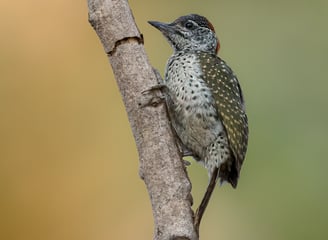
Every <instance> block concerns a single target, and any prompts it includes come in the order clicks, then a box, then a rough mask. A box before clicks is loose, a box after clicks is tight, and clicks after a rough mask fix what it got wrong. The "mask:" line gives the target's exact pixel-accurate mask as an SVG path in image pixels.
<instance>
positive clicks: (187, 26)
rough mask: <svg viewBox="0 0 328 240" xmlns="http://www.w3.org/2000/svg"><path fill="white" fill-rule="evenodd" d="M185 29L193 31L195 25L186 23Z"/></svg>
mask: <svg viewBox="0 0 328 240" xmlns="http://www.w3.org/2000/svg"><path fill="white" fill-rule="evenodd" d="M185 27H186V28H187V29H192V28H193V27H194V24H193V23H192V22H186V24H185Z"/></svg>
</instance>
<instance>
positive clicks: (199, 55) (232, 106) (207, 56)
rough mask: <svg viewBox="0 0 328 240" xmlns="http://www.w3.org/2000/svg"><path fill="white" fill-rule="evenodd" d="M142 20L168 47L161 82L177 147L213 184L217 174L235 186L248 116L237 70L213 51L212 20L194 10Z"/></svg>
mask: <svg viewBox="0 0 328 240" xmlns="http://www.w3.org/2000/svg"><path fill="white" fill-rule="evenodd" d="M148 23H149V24H151V25H152V26H153V27H155V28H157V29H158V30H159V31H160V32H161V33H162V34H163V35H164V37H165V38H166V39H167V41H168V43H169V44H170V45H171V47H172V48H173V50H174V52H173V55H172V56H171V57H170V58H169V59H168V62H167V65H166V70H165V77H164V80H163V84H162V85H161V86H164V88H165V98H166V104H167V109H168V113H169V117H170V121H171V124H172V127H173V129H174V130H175V132H176V134H177V136H178V138H179V140H180V142H181V143H182V145H183V148H184V149H185V150H186V151H187V152H190V153H191V155H192V156H193V157H194V159H195V160H196V161H197V162H200V163H201V164H203V165H204V167H205V168H206V169H207V171H208V175H209V178H210V180H212V183H214V186H215V185H216V181H217V180H218V179H219V181H220V183H223V182H228V183H230V184H231V185H232V187H233V188H236V187H237V183H238V179H239V175H240V170H241V166H242V164H243V162H244V159H245V155H246V151H247V145H248V134H249V130H248V118H247V115H246V110H245V101H244V97H243V93H242V90H241V87H240V84H239V81H238V79H237V76H236V75H235V74H234V72H233V71H232V69H231V68H230V67H229V66H228V65H227V63H226V62H225V61H224V60H222V59H221V58H220V57H219V56H218V52H219V49H220V41H219V39H218V37H217V36H216V32H215V30H214V27H213V24H211V23H210V21H209V20H208V19H207V18H206V17H204V16H201V15H198V14H189V15H186V16H181V17H179V18H177V19H176V20H175V21H173V22H172V23H163V22H158V21H148ZM212 187H213V184H212ZM212 190H213V189H212ZM205 195H206V194H205ZM210 195H211V192H210V193H209V197H210ZM207 197H208V196H207ZM204 198H205V196H204ZM203 200H204V199H203ZM208 200H209V199H207V201H208ZM206 205H207V203H206ZM205 208H206V206H205Z"/></svg>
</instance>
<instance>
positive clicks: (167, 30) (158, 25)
mask: <svg viewBox="0 0 328 240" xmlns="http://www.w3.org/2000/svg"><path fill="white" fill-rule="evenodd" d="M148 23H149V24H150V25H152V26H153V27H155V28H157V29H158V30H160V31H161V32H162V33H163V34H164V35H167V34H168V33H173V32H175V31H174V29H173V27H172V26H171V25H170V24H167V23H162V22H157V21H148Z"/></svg>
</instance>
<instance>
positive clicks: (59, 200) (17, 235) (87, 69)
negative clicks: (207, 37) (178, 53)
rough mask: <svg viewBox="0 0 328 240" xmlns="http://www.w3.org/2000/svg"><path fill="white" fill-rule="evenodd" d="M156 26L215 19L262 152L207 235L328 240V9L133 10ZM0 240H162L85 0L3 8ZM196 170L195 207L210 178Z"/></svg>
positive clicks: (160, 52) (268, 4)
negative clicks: (188, 17) (156, 238)
mask: <svg viewBox="0 0 328 240" xmlns="http://www.w3.org/2000/svg"><path fill="white" fill-rule="evenodd" d="M130 5H131V8H132V11H133V13H134V16H135V19H136V22H137V24H138V27H139V28H140V31H141V32H142V33H143V34H144V37H145V48H146V50H147V53H148V56H149V58H150V61H151V63H152V64H153V66H154V67H155V68H157V69H159V70H160V72H161V73H162V74H163V70H164V68H165V64H166V60H167V59H168V57H169V56H170V54H171V53H172V51H171V49H170V47H169V45H168V44H167V43H166V40H165V39H164V38H163V37H162V36H161V34H160V33H159V32H158V31H157V30H156V29H154V28H152V27H151V26H150V25H148V24H147V22H146V21H147V20H158V21H166V22H170V21H173V20H174V19H175V18H177V17H178V16H181V15H185V14H188V13H199V14H202V15H205V16H206V17H208V18H209V19H210V21H211V22H212V23H213V25H214V26H215V27H216V32H217V34H218V36H219V38H220V41H221V51H220V54H219V55H220V56H221V57H222V58H223V59H225V60H226V61H227V62H228V64H229V65H230V66H231V67H232V68H233V69H234V71H235V72H236V74H237V75H238V77H239V80H240V82H241V85H242V87H243V90H244V95H245V98H246V101H247V110H248V116H249V123H250V142H249V151H248V154H247V159H246V161H245V163H244V166H243V169H242V174H241V179H240V182H239V186H238V188H237V190H233V189H232V188H231V187H230V186H228V185H223V186H222V187H220V188H217V189H216V190H215V194H214V197H213V199H212V201H211V202H210V205H209V208H208V210H207V212H206V213H205V216H204V220H203V223H202V226H201V239H229V240H245V239H252V240H256V239H261V240H262V239H267V240H271V239H272V240H273V239H274V240H276V239H279V240H291V239H328V228H327V222H328V205H327V202H328V184H327V180H326V179H325V177H326V176H327V171H328V159H327V155H328V146H327V134H328V127H327V123H328V96H327V93H326V92H327V88H328V73H327V69H328V31H327V23H328V1H326V0H313V1H305V0H298V1H296V0H295V1H293V0H289V1H280V0H276V1H258V0H250V1H241V0H240V1H228V0H220V1H215V0H212V1H210V0H208V1H188V0H180V1H174V0H167V1H151V0H138V1H133V0H131V1H130ZM0 32H1V37H0V114H1V115H0V194H1V196H0V239H6V240H16V239H17V240H22V239H24V240H29V239H44V240H55V239H56V240H57V239H64V240H65V239H71V240H74V239H79V240H89V239H92V240H108V239H152V235H153V219H152V212H151V205H150V201H149V199H148V193H147V191H146V188H145V185H144V183H143V182H142V181H141V179H140V178H139V176H138V157H137V152H136V147H135V143H134V139H133V137H132V134H131V130H130V126H129V123H128V120H127V116H126V113H125V110H124V107H123V104H122V100H121V96H120V93H119V91H118V88H117V85H116V83H115V80H114V78H113V75H112V70H111V67H110V66H109V63H108V60H107V57H106V55H105V54H104V51H103V48H102V46H101V44H100V41H99V40H98V37H97V36H96V34H95V32H94V31H93V29H92V28H91V26H90V25H89V23H88V16H87V2H86V0H84V1H73V0H56V1H42V0H31V1H9V0H1V2H0ZM188 172H189V174H190V177H191V181H192V183H193V197H194V202H195V205H198V204H199V201H200V199H201V197H202V195H203V192H204V190H205V188H206V185H207V181H208V179H207V173H206V171H205V170H204V169H202V168H201V167H200V166H199V165H198V164H195V163H194V162H192V165H191V166H190V167H188Z"/></svg>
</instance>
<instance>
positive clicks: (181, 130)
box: [168, 85, 223, 160]
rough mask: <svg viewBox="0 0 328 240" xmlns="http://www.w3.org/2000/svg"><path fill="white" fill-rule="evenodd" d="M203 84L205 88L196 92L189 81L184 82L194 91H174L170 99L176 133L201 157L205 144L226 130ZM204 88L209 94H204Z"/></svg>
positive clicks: (187, 89) (203, 153)
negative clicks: (177, 92) (205, 95)
mask: <svg viewBox="0 0 328 240" xmlns="http://www.w3.org/2000/svg"><path fill="white" fill-rule="evenodd" d="M180 87H181V86H180ZM181 88H182V87H181ZM204 88H206V91H205V90H199V92H196V90H195V89H194V88H192V87H190V86H189V85H188V86H184V89H185V91H186V92H190V93H191V92H193V91H194V92H195V93H194V94H191V95H190V96H189V94H183V93H181V92H179V94H176V92H175V91H171V94H170V96H171V97H170V100H169V101H168V108H169V113H170V116H171V122H172V125H173V127H174V129H175V131H176V133H177V135H178V136H179V138H180V140H181V141H182V143H183V144H184V145H185V146H186V147H187V148H188V149H190V150H191V151H192V152H194V153H195V154H196V155H197V156H199V157H200V158H202V160H204V157H205V155H206V148H207V147H208V146H209V145H210V144H211V143H213V142H214V141H215V139H216V138H217V137H218V135H219V133H220V132H222V131H223V126H222V123H221V121H220V120H219V117H218V113H217V109H216V108H215V103H214V101H213V100H212V96H211V92H210V90H209V89H208V88H207V87H206V86H205V85H204V86H203V87H202V89H204ZM205 92H206V94H207V97H204V96H203V94H204V93H205Z"/></svg>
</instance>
